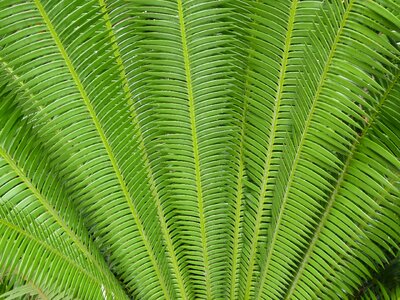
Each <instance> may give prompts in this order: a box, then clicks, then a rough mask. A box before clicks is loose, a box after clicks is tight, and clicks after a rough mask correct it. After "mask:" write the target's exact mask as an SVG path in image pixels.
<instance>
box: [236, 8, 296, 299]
mask: <svg viewBox="0 0 400 300" xmlns="http://www.w3.org/2000/svg"><path fill="white" fill-rule="evenodd" d="M297 4H298V0H294V1H292V4H291V7H290V15H289V20H288V25H287V33H286V37H285V45H284V51H283V55H282V62H281V68H280V71H279V79H278V88H277V91H276V95H275V101H274V103H275V105H274V112H273V117H272V125H271V134H270V136H269V139H268V147H267V148H268V150H267V156H266V159H265V164H264V173H263V177H262V183H261V187H260V194H259V198H258V211H257V215H256V221H255V227H254V231H253V236H252V243H251V250H250V261H249V271H248V273H247V280H246V290H245V295H244V299H249V298H250V291H251V282H252V279H253V272H254V265H255V259H256V253H257V245H258V237H259V235H260V228H261V221H262V214H263V207H264V203H265V196H266V192H267V191H266V189H267V184H268V182H269V176H270V169H271V161H272V156H273V154H274V151H273V150H274V147H273V145H274V143H275V137H276V132H277V127H278V126H277V125H278V116H279V111H280V104H281V101H282V96H283V85H284V82H285V76H286V68H287V63H288V61H289V49H290V46H291V39H292V33H293V27H294V20H295V16H296V9H297ZM256 299H257V297H256Z"/></svg>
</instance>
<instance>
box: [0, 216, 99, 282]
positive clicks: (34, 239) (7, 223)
mask: <svg viewBox="0 0 400 300" xmlns="http://www.w3.org/2000/svg"><path fill="white" fill-rule="evenodd" d="M0 223H2V224H3V225H4V226H7V227H8V228H11V229H12V230H14V231H17V232H19V233H20V234H22V235H24V236H26V237H27V238H29V239H31V240H33V241H35V242H36V243H38V244H40V245H42V246H43V247H44V248H46V249H47V250H49V251H50V252H52V253H54V254H55V255H57V256H58V257H60V258H61V259H63V260H65V261H67V262H68V263H69V264H70V265H72V266H74V267H75V268H76V269H78V270H80V271H81V272H82V273H83V274H86V275H87V276H88V277H89V278H91V279H92V280H93V281H94V282H96V283H97V284H99V286H101V285H102V284H103V282H101V281H100V280H99V279H98V278H96V277H95V276H93V274H91V273H89V272H88V271H87V270H86V269H84V268H83V267H82V266H80V265H79V264H77V263H76V262H75V261H73V260H72V259H71V258H69V257H68V256H66V255H65V254H63V253H62V252H60V251H59V250H57V249H56V248H53V247H51V246H50V245H49V244H47V243H45V242H43V241H41V240H39V239H37V238H36V237H35V236H33V235H32V234H30V233H29V232H27V231H25V230H23V229H22V228H20V227H18V226H16V225H15V224H13V223H10V222H7V221H6V220H3V219H0Z"/></svg>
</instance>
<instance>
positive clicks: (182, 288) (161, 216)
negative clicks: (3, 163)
mask: <svg viewBox="0 0 400 300" xmlns="http://www.w3.org/2000/svg"><path fill="white" fill-rule="evenodd" d="M99 3H100V7H101V10H102V12H103V15H104V19H105V22H106V26H107V29H108V31H109V36H110V38H111V43H112V48H113V50H114V56H115V58H116V60H117V64H118V66H119V70H120V77H121V80H122V84H123V89H124V92H125V95H126V99H127V103H128V105H129V108H130V112H131V116H132V118H133V120H134V127H135V130H136V132H137V133H138V137H139V149H140V150H141V152H142V155H143V160H144V165H145V169H146V172H147V175H148V179H149V183H150V190H151V194H152V196H153V197H154V199H155V200H156V204H157V213H158V217H159V220H160V222H161V230H162V233H163V235H164V239H165V241H166V246H167V250H168V254H169V257H170V258H171V260H172V266H173V269H174V272H175V276H176V279H177V282H178V286H179V290H180V293H181V295H182V297H183V299H188V295H187V291H186V288H185V284H184V281H183V277H182V273H181V269H180V267H179V263H178V259H177V256H176V252H175V247H174V245H173V242H172V239H171V235H170V232H169V229H168V225H167V221H166V217H165V214H164V211H163V208H162V204H161V200H160V196H159V193H158V190H157V187H156V183H155V179H154V174H153V171H152V169H151V166H150V160H149V157H148V153H147V149H146V146H145V143H144V137H143V132H142V129H141V127H140V125H139V118H138V115H137V112H136V110H135V106H134V102H133V95H132V92H131V90H130V88H129V82H128V79H127V78H128V77H127V75H126V69H125V66H124V63H123V60H122V55H121V52H120V49H119V45H118V42H117V38H116V35H115V32H114V29H113V26H112V23H111V20H110V16H109V13H108V10H107V4H106V3H105V0H99Z"/></svg>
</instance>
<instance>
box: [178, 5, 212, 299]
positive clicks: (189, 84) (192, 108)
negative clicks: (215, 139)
mask: <svg viewBox="0 0 400 300" xmlns="http://www.w3.org/2000/svg"><path fill="white" fill-rule="evenodd" d="M177 4H178V17H179V28H180V32H181V40H182V52H183V60H184V65H185V77H186V86H187V93H188V100H189V116H190V127H191V132H192V144H193V158H194V165H195V176H196V189H197V201H198V207H199V219H200V220H199V222H200V235H201V244H202V250H203V251H202V255H203V261H204V270H205V285H206V293H207V299H212V297H211V282H210V266H209V261H208V248H207V235H206V228H205V211H204V203H203V188H202V182H201V173H200V157H199V146H198V142H197V130H196V113H195V103H194V95H193V86H192V77H191V69H190V59H189V51H188V45H187V40H186V28H185V18H184V13H183V5H182V0H177Z"/></svg>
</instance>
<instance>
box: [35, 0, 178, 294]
mask: <svg viewBox="0 0 400 300" xmlns="http://www.w3.org/2000/svg"><path fill="white" fill-rule="evenodd" d="M34 1H35V4H36V7H37V8H38V10H39V12H40V14H41V16H42V18H43V20H44V22H45V24H46V26H47V28H48V30H49V31H50V34H51V36H52V37H53V40H54V42H55V43H56V45H57V48H58V50H59V51H60V53H61V55H62V57H63V58H64V61H65V63H66V65H67V68H68V70H69V72H70V73H71V76H72V78H73V80H74V82H75V84H76V86H77V88H78V90H79V92H80V94H81V96H82V99H83V101H84V103H85V105H86V108H87V110H88V111H89V114H90V116H91V118H92V120H93V123H94V125H95V127H96V129H97V131H98V134H99V136H100V138H101V140H102V143H103V145H104V148H105V149H106V152H107V154H108V156H109V159H110V162H111V164H112V167H113V169H114V172H115V174H116V176H117V179H118V182H119V184H120V186H121V189H122V193H123V194H124V196H125V198H126V200H127V201H126V202H127V204H128V206H129V208H130V211H131V213H132V215H133V218H134V220H135V222H136V225H137V229H138V232H139V234H140V235H141V237H142V240H143V243H144V245H145V247H146V250H147V252H148V253H149V257H150V260H151V262H152V264H153V267H154V270H155V272H156V274H157V277H158V279H159V281H160V283H161V288H162V290H163V293H164V295H165V297H166V299H169V298H170V296H169V292H168V288H167V285H166V283H165V281H164V278H163V276H162V272H161V270H160V268H159V266H158V264H157V260H156V257H155V254H154V252H153V250H152V247H151V245H150V242H149V240H148V237H147V235H146V233H145V230H144V226H143V224H142V222H141V220H140V217H139V215H138V213H137V210H136V208H135V205H134V204H133V200H132V199H131V196H130V194H129V191H128V188H127V186H126V184H125V181H124V178H123V176H122V174H121V171H120V170H119V166H118V163H117V161H116V158H115V156H114V154H113V151H112V149H111V146H110V144H109V142H108V140H107V138H106V136H105V133H104V130H103V128H102V127H101V124H100V121H99V119H98V117H97V115H96V112H95V110H94V108H93V106H92V104H91V103H90V100H89V98H88V95H87V93H86V91H85V89H84V87H83V84H82V82H81V81H80V79H79V76H78V74H77V72H76V70H75V68H74V66H73V64H72V61H71V59H70V58H69V56H68V53H67V52H66V50H65V48H64V46H63V44H62V42H61V40H60V38H59V37H58V34H57V32H56V31H55V28H54V26H53V25H52V23H51V20H50V19H49V17H48V16H47V13H46V11H45V9H44V7H43V5H42V4H41V2H40V0H34Z"/></svg>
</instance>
